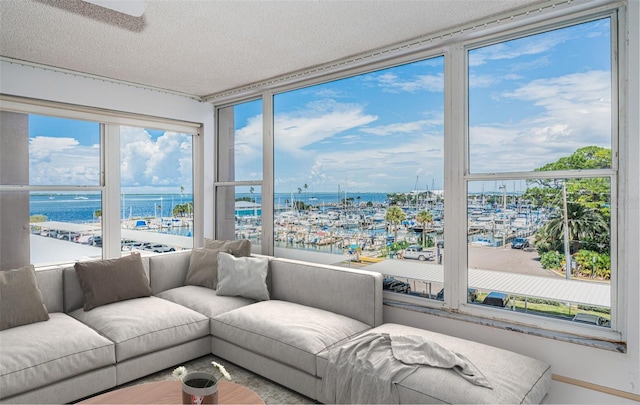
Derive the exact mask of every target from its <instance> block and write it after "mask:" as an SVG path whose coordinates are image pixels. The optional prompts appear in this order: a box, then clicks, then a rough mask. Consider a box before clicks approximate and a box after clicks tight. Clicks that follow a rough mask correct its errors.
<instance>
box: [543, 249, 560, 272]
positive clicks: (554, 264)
mask: <svg viewBox="0 0 640 405" xmlns="http://www.w3.org/2000/svg"><path fill="white" fill-rule="evenodd" d="M563 260H564V255H562V254H561V253H560V252H557V251H555V250H552V251H549V252H546V253H543V254H541V255H540V263H541V264H542V268H544V269H554V270H555V269H560V268H562V261H563Z"/></svg>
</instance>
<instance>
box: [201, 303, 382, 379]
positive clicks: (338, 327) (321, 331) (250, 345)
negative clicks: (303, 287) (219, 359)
mask: <svg viewBox="0 0 640 405" xmlns="http://www.w3.org/2000/svg"><path fill="white" fill-rule="evenodd" d="M370 328H371V327H370V326H369V325H367V324H365V323H362V322H360V321H356V320H355V319H351V318H347V317H346V316H343V315H338V314H335V313H332V312H328V311H324V310H322V309H317V308H312V307H307V306H304V305H300V304H295V303H291V302H286V301H277V300H271V301H261V302H258V303H255V304H253V305H249V306H245V307H242V308H238V309H234V310H233V311H229V312H226V313H223V314H221V315H218V316H216V317H215V318H212V319H211V334H212V335H213V336H216V337H218V338H220V339H223V340H226V341H228V342H231V343H233V344H235V345H237V346H240V347H242V348H244V349H247V350H250V351H253V352H256V353H260V354H261V355H262V356H264V357H267V358H271V359H274V360H277V361H280V362H282V363H284V364H287V365H290V366H292V367H295V368H297V369H299V370H303V371H305V372H307V373H309V374H311V375H315V374H316V354H318V353H320V352H321V351H323V350H325V349H326V348H327V347H329V346H331V345H334V344H336V343H338V342H341V341H343V340H345V339H347V338H349V337H352V336H355V335H357V334H359V333H361V332H363V331H366V330H368V329H370Z"/></svg>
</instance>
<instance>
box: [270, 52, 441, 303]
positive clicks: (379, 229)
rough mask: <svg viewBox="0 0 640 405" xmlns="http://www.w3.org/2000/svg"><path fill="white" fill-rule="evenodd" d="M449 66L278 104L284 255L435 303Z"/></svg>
mask: <svg viewBox="0 0 640 405" xmlns="http://www.w3.org/2000/svg"><path fill="white" fill-rule="evenodd" d="M443 65H444V58H442V57H437V58H433V59H429V60H424V61H420V62H415V63H411V64H407V65H402V66H397V67H393V68H389V69H385V70H381V71H376V72H372V73H367V74H362V75H358V76H354V77H351V78H346V79H342V80H337V81H333V82H329V83H324V84H320V85H317V86H313V87H308V88H303V89H298V90H294V91H290V92H287V93H282V94H278V95H276V96H274V114H275V117H274V139H275V147H274V149H275V150H274V153H275V168H274V171H275V184H274V188H275V197H274V198H275V200H274V207H275V218H274V221H275V223H274V230H275V244H276V246H275V247H276V249H278V248H281V249H285V248H288V249H296V250H298V253H297V254H296V257H302V258H305V259H307V260H310V261H316V260H317V261H323V262H326V263H333V264H339V265H343V266H349V267H364V266H369V268H370V269H372V270H376V271H379V272H381V273H383V274H385V275H386V276H387V282H385V288H386V287H389V288H387V289H388V290H390V291H395V292H402V293H411V294H414V295H419V296H423V297H430V298H435V296H436V295H437V292H438V291H439V290H440V289H441V286H442V285H441V281H442V266H441V265H440V264H439V263H441V260H438V258H439V259H441V258H442V256H441V253H442V250H441V249H440V248H439V247H438V246H439V245H440V247H441V246H442V245H441V244H438V242H437V241H442V229H443V193H442V189H443V181H444V175H443V170H444V153H443V145H444V135H443V111H444V79H443V77H444V68H443ZM423 236H424V239H423ZM312 252H313V253H314V254H312ZM316 253H323V254H324V255H323V256H320V255H318V254H316ZM305 254H306V256H305ZM301 255H302V256H301ZM396 260H405V261H406V263H407V264H406V265H405V266H398V265H397V262H396ZM394 263H395V264H394ZM408 269H411V271H408ZM436 282H438V283H439V284H438V285H437V286H435V285H433V283H436Z"/></svg>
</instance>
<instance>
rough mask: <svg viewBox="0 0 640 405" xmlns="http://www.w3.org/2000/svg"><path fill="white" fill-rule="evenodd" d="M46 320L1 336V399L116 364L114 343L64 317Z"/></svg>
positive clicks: (10, 330) (52, 316)
mask: <svg viewBox="0 0 640 405" xmlns="http://www.w3.org/2000/svg"><path fill="white" fill-rule="evenodd" d="M49 316H50V319H49V320H48V321H47V322H38V323H32V324H29V325H23V326H19V327H15V328H11V329H7V330H4V331H2V332H0V359H2V361H0V398H7V397H11V396H13V395H17V394H20V393H23V392H26V391H29V390H33V389H37V388H39V387H43V386H46V385H49V384H53V383H55V382H58V381H62V380H65V379H67V378H71V377H75V376H78V375H81V374H83V373H86V372H89V371H91V370H97V369H100V368H102V367H105V366H109V365H113V364H114V363H115V361H116V356H115V346H114V344H113V342H111V341H109V340H108V339H107V338H105V337H104V336H100V334H98V333H97V332H96V331H94V330H93V329H91V328H89V327H88V326H86V325H83V324H82V323H80V322H78V321H77V320H75V319H73V318H72V317H70V316H68V315H66V314H63V313H58V312H54V313H51V314H49ZM111 385H112V386H113V385H115V381H113V382H112V384H111Z"/></svg>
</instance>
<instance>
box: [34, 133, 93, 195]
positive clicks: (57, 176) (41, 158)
mask: <svg viewBox="0 0 640 405" xmlns="http://www.w3.org/2000/svg"><path fill="white" fill-rule="evenodd" d="M29 182H30V184H32V185H92V186H97V185H99V184H100V153H99V150H97V149H95V148H93V147H92V146H82V145H80V143H79V142H78V140H77V139H75V138H68V137H49V136H35V137H33V138H30V139H29Z"/></svg>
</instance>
